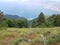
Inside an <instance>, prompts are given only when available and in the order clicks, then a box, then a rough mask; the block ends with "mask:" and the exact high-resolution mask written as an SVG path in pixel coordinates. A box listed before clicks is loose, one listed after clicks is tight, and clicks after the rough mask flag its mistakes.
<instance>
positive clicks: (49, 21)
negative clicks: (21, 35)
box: [46, 14, 56, 27]
mask: <svg viewBox="0 0 60 45" xmlns="http://www.w3.org/2000/svg"><path fill="white" fill-rule="evenodd" d="M55 22H56V14H53V15H52V16H49V17H48V18H47V22H46V26H47V27H52V26H55Z"/></svg>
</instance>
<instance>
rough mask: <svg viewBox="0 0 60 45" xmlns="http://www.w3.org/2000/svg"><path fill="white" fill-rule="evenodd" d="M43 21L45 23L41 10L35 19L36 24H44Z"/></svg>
mask: <svg viewBox="0 0 60 45" xmlns="http://www.w3.org/2000/svg"><path fill="white" fill-rule="evenodd" d="M44 23H45V16H44V14H43V12H41V13H40V14H39V16H38V19H37V25H38V26H44V25H45V24H44Z"/></svg>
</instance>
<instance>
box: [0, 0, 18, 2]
mask: <svg viewBox="0 0 60 45" xmlns="http://www.w3.org/2000/svg"><path fill="white" fill-rule="evenodd" d="M15 1H17V0H0V2H15Z"/></svg>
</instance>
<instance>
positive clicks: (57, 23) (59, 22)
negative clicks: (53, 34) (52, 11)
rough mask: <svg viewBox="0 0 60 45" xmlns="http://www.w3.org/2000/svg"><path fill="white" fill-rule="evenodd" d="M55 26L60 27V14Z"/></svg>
mask: <svg viewBox="0 0 60 45" xmlns="http://www.w3.org/2000/svg"><path fill="white" fill-rule="evenodd" d="M55 26H60V15H59V14H57V16H56V19H55Z"/></svg>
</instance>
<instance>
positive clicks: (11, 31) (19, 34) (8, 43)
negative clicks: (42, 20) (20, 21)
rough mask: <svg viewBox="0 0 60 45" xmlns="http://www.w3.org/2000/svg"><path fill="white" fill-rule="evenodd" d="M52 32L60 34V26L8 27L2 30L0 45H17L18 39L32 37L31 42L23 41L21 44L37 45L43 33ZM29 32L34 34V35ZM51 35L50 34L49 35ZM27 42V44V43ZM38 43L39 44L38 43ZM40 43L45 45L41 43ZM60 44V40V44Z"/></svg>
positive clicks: (0, 31) (0, 32)
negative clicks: (36, 42)
mask: <svg viewBox="0 0 60 45" xmlns="http://www.w3.org/2000/svg"><path fill="white" fill-rule="evenodd" d="M48 31H49V32H51V34H54V35H58V33H60V27H54V28H7V30H0V45H15V43H16V42H17V41H18V40H21V39H22V38H24V39H27V40H28V39H30V38H31V39H32V40H31V42H32V43H30V42H25V41H22V42H21V43H19V44H21V45H28V44H29V45H35V44H33V43H34V42H35V41H37V40H38V41H39V40H41V37H40V36H41V35H42V34H45V33H46V32H48ZM29 34H32V36H31V35H30V37H29ZM46 35H47V34H46ZM47 36H48V37H49V35H47ZM25 43H26V44H25ZM37 45H38V44H37ZM40 45H43V44H41V43H40ZM53 45H54V44H53ZM58 45H60V42H59V44H58Z"/></svg>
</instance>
